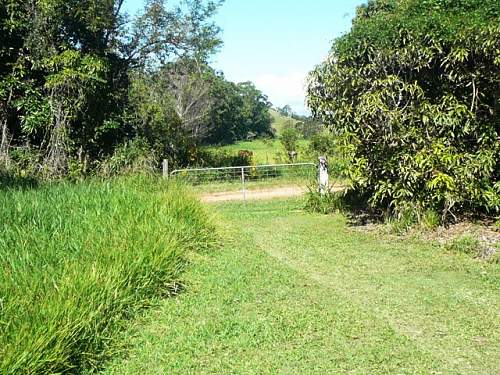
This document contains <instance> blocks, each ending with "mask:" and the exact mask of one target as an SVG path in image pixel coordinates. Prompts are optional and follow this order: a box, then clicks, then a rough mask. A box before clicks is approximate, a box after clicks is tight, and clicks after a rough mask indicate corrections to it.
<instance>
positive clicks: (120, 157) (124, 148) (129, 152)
mask: <svg viewBox="0 0 500 375" xmlns="http://www.w3.org/2000/svg"><path fill="white" fill-rule="evenodd" d="M156 167H157V158H156V156H155V154H154V152H153V151H152V150H151V148H150V147H149V145H148V144H147V142H146V141H145V140H144V139H142V138H134V139H133V140H131V141H127V142H126V143H124V144H123V145H121V146H119V147H117V148H116V149H115V152H114V153H113V155H111V156H110V157H109V158H107V159H105V160H103V161H102V162H101V163H100V165H99V175H100V176H103V177H112V176H119V175H133V174H151V175H152V174H153V172H154V171H155V169H156Z"/></svg>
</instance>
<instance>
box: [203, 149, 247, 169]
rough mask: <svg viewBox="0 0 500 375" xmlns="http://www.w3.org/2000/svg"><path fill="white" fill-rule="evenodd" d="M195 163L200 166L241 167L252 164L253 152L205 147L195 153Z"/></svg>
mask: <svg viewBox="0 0 500 375" xmlns="http://www.w3.org/2000/svg"><path fill="white" fill-rule="evenodd" d="M196 164H197V165H198V166H200V167H215V168H217V167H241V166H247V165H252V164H253V152H252V151H248V150H239V151H238V152H237V153H234V152H230V151H227V150H221V149H215V150H209V149H205V150H202V151H199V152H198V154H197V162H196Z"/></svg>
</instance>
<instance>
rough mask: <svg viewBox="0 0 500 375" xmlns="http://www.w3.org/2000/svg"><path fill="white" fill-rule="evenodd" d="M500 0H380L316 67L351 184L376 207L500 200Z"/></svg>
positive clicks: (317, 106) (315, 97) (480, 204)
mask: <svg viewBox="0 0 500 375" xmlns="http://www.w3.org/2000/svg"><path fill="white" fill-rule="evenodd" d="M499 14H500V4H499V3H498V1H495V0H463V1H448V0H425V1H420V0H375V1H369V2H368V4H367V5H364V6H362V7H360V8H358V12H357V16H356V18H355V20H354V22H353V27H352V30H351V31H350V33H348V34H346V35H345V36H343V37H341V38H339V39H337V40H336V41H335V42H334V45H333V47H332V52H331V54H330V56H329V58H328V59H327V60H326V61H325V62H324V63H323V64H321V65H320V66H318V67H317V68H316V69H315V70H314V71H313V72H312V73H311V74H310V77H309V87H308V103H309V106H310V107H311V109H312V111H313V114H314V115H315V116H316V117H318V118H320V119H321V120H322V121H323V122H324V123H325V124H327V125H328V126H329V127H330V128H331V129H332V131H334V132H335V133H337V134H338V135H340V136H341V138H342V139H343V141H344V144H345V146H346V148H347V150H348V155H347V156H348V157H349V159H350V162H351V164H350V169H349V171H348V174H349V177H350V180H351V184H352V189H353V190H355V191H357V192H358V193H359V194H360V195H361V196H366V197H368V198H369V203H370V204H371V205H373V206H376V207H382V208H389V209H392V210H395V211H396V212H402V211H404V210H406V209H407V208H408V206H411V207H413V208H418V209H419V210H423V209H429V208H430V209H434V210H437V211H440V212H441V213H442V214H443V218H445V217H446V216H447V215H448V214H452V215H453V214H454V213H455V212H460V211H462V210H474V211H481V210H489V211H490V212H491V211H498V209H499V207H500V183H499V181H498V177H499V173H500V170H499V153H500V142H499V130H500V123H499V118H498V109H499V102H498V98H499V95H500V91H499V87H500V59H499V56H498V51H499V50H500V26H499V25H500V22H499Z"/></svg>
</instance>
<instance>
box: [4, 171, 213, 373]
mask: <svg viewBox="0 0 500 375" xmlns="http://www.w3.org/2000/svg"><path fill="white" fill-rule="evenodd" d="M0 207H1V209H0V233H1V235H0V268H1V269H2V272H1V273H0V332H1V334H0V372H1V373H37V374H46V373H63V372H79V371H80V370H82V369H92V368H96V367H98V366H99V364H100V363H102V361H103V359H105V358H107V357H109V356H111V355H113V353H114V352H115V350H116V347H115V337H116V333H117V332H118V331H120V330H121V329H122V328H123V325H124V322H125V321H126V320H127V319H129V318H130V317H132V316H133V315H134V314H135V313H136V312H137V311H138V310H139V309H141V308H143V307H145V306H148V305H149V304H150V303H151V301H152V299H154V298H156V297H158V296H162V295H168V294H170V293H171V292H172V291H175V290H176V288H177V286H178V285H179V284H178V280H179V277H180V274H181V272H182V271H183V270H184V268H185V266H186V263H187V260H186V259H187V258H186V254H187V252H189V251H194V250H197V251H199V250H206V249H210V248H211V246H212V244H213V243H214V235H213V228H212V226H211V224H210V221H209V219H208V217H207V215H206V214H205V212H204V211H203V209H202V207H201V206H200V205H199V203H198V202H197V201H196V200H195V199H192V198H190V197H188V196H186V194H185V193H183V189H182V187H181V186H177V185H167V184H165V183H163V182H159V181H157V180H155V179H153V178H148V177H141V178H121V179H116V180H112V181H108V182H97V181H94V182H86V183H82V184H69V183H60V184H53V185H44V186H40V187H38V188H36V189H31V190H13V189H9V190H7V191H5V192H3V193H2V195H0Z"/></svg>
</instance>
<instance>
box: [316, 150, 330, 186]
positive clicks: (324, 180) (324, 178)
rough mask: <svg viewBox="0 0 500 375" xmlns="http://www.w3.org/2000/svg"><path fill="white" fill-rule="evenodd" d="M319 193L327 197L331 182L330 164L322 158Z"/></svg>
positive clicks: (320, 159) (320, 160) (320, 162)
mask: <svg viewBox="0 0 500 375" xmlns="http://www.w3.org/2000/svg"><path fill="white" fill-rule="evenodd" d="M318 182H319V184H318V185H319V193H320V194H321V195H325V194H326V193H327V192H328V189H329V181H328V163H327V162H326V158H325V157H324V156H321V157H320V158H319V176H318Z"/></svg>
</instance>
